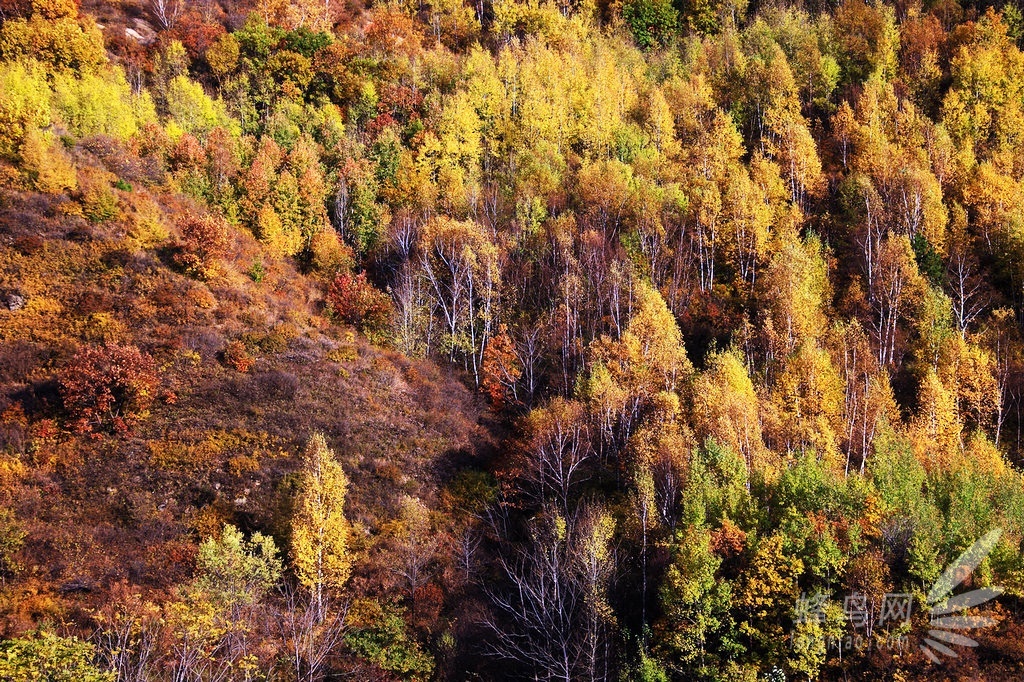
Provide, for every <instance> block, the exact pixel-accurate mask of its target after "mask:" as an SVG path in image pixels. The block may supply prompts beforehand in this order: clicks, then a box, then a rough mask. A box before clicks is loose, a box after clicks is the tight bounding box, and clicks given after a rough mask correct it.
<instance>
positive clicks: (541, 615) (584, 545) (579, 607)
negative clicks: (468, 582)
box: [485, 508, 614, 682]
mask: <svg viewBox="0 0 1024 682" xmlns="http://www.w3.org/2000/svg"><path fill="white" fill-rule="evenodd" d="M529 532H530V539H529V541H528V543H527V544H526V546H524V547H521V548H518V549H516V550H513V552H514V553H511V554H510V555H508V556H504V557H502V558H500V559H499V563H498V566H499V570H500V575H501V577H502V582H503V584H501V585H497V586H494V587H490V588H488V590H487V592H488V594H489V596H490V598H491V602H492V604H493V607H494V615H493V616H490V617H489V618H488V619H487V620H486V621H485V626H486V627H487V629H488V631H489V632H490V633H491V637H490V638H489V640H488V646H489V648H490V649H491V651H492V652H493V653H494V654H495V655H497V656H499V657H500V658H502V659H505V660H509V661H515V662H516V664H517V665H519V666H522V669H523V670H527V671H530V673H531V674H532V675H534V676H536V677H537V678H538V679H547V680H562V681H564V682H569V681H570V680H575V679H588V680H608V679H609V678H608V676H607V671H608V668H607V667H606V666H605V665H604V663H605V659H604V656H605V652H606V651H607V649H606V647H609V646H611V642H610V641H609V637H610V636H611V634H612V633H611V626H612V625H613V622H612V621H611V617H612V613H611V609H610V607H609V605H608V601H607V588H608V581H609V579H610V577H611V572H612V570H613V569H614V561H613V555H612V553H611V551H610V547H609V543H610V541H611V538H612V533H613V532H614V521H613V520H612V518H611V517H610V516H609V515H608V514H607V513H605V512H603V511H602V510H600V509H598V508H585V509H581V510H579V511H577V513H576V514H575V515H574V516H573V517H571V518H570V519H564V518H562V517H561V516H559V515H557V514H553V515H546V516H543V517H538V518H537V519H536V520H535V521H534V523H533V524H531V527H530V528H529Z"/></svg>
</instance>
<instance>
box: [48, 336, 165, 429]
mask: <svg viewBox="0 0 1024 682" xmlns="http://www.w3.org/2000/svg"><path fill="white" fill-rule="evenodd" d="M59 382H60V394H61V398H62V399H63V401H64V408H65V409H66V410H67V411H68V414H69V415H70V416H71V418H72V420H73V421H72V426H73V428H74V429H75V430H76V431H78V432H79V433H95V432H100V431H106V430H112V431H113V432H115V433H118V434H125V433H128V432H130V431H131V428H132V426H133V425H134V424H135V423H136V422H137V421H138V420H139V419H141V418H142V417H144V416H145V415H146V411H147V410H148V409H149V406H150V405H151V404H152V403H153V397H154V395H155V394H156V390H157V386H158V379H157V374H156V365H155V363H154V362H153V358H152V357H150V356H149V355H147V354H146V353H143V352H142V351H140V350H139V349H138V348H136V347H135V346H119V345H109V346H96V347H90V348H86V349H84V350H82V351H81V352H79V353H78V354H77V355H76V356H75V357H74V358H73V359H72V360H71V362H70V363H68V365H67V366H66V367H65V368H64V369H63V370H62V371H61V373H60V377H59Z"/></svg>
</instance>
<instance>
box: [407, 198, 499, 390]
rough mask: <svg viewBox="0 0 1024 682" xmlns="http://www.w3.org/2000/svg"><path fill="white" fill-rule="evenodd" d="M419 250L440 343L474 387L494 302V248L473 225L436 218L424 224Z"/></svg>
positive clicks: (496, 264) (496, 279)
mask: <svg viewBox="0 0 1024 682" xmlns="http://www.w3.org/2000/svg"><path fill="white" fill-rule="evenodd" d="M418 248H419V253H420V268H421V272H422V276H423V277H424V278H425V279H426V281H427V283H428V284H429V287H430V290H431V291H432V292H433V294H434V310H435V311H436V314H439V316H440V317H441V322H442V324H443V325H444V329H445V333H444V336H443V337H442V340H441V346H442V348H443V349H444V350H445V351H447V353H448V357H449V359H450V360H452V361H454V360H455V359H456V357H457V356H460V355H461V356H462V358H463V359H464V361H465V363H466V365H467V369H470V370H471V371H472V373H473V377H474V379H475V381H476V382H477V384H478V385H479V383H480V369H481V368H480V365H481V364H482V361H483V352H484V350H485V348H486V347H487V342H488V340H489V339H490V337H491V334H492V331H493V329H494V323H495V318H496V316H497V309H498V302H499V299H498V296H499V293H500V286H501V270H500V268H499V252H498V248H497V246H495V244H494V243H493V242H492V241H491V239H490V237H489V236H488V235H487V234H486V232H485V231H484V229H483V227H482V226H480V225H478V224H477V223H474V222H472V221H462V222H460V221H456V220H451V219H450V218H440V217H439V218H434V219H433V220H431V221H430V222H428V223H427V224H426V225H425V226H424V227H423V230H422V231H421V233H420V240H419V247H418ZM428 346H429V343H428Z"/></svg>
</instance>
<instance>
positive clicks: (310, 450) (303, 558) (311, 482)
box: [292, 433, 352, 604]
mask: <svg viewBox="0 0 1024 682" xmlns="http://www.w3.org/2000/svg"><path fill="white" fill-rule="evenodd" d="M347 491H348V478H347V477H346V476H345V472H344V470H343V469H342V468H341V465H340V464H339V463H338V462H337V460H336V459H335V457H334V453H333V452H332V451H331V450H330V448H328V447H327V440H326V439H325V438H324V436H323V434H322V433H315V434H313V436H312V438H310V439H309V443H308V445H307V446H306V452H305V455H304V461H303V466H302V480H301V483H300V487H299V494H298V499H297V500H296V504H295V515H294V516H293V518H292V562H293V563H294V564H295V570H296V573H297V574H298V577H299V580H300V581H301V582H302V584H303V585H306V586H307V587H310V588H311V589H312V590H313V592H314V595H316V598H317V602H318V604H322V599H323V593H324V590H325V589H337V588H340V587H342V586H343V585H344V584H345V582H346V581H347V580H348V576H349V573H350V571H351V566H352V558H351V557H350V556H349V553H348V532H349V526H348V522H347V521H346V520H345V495H346V493H347Z"/></svg>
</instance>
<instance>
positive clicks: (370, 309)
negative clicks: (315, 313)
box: [327, 272, 392, 338]
mask: <svg viewBox="0 0 1024 682" xmlns="http://www.w3.org/2000/svg"><path fill="white" fill-rule="evenodd" d="M327 307H328V310H329V312H330V314H331V315H332V316H334V317H335V318H336V319H338V320H341V321H343V322H347V323H348V324H353V325H356V326H357V327H358V328H359V330H360V331H361V332H363V333H364V334H366V335H367V336H368V337H371V338H372V337H375V336H377V337H379V336H380V335H381V334H382V333H383V332H384V331H385V330H386V329H387V327H388V324H389V323H390V321H391V312H392V306H391V299H390V298H389V297H388V295H387V294H385V293H384V292H382V291H380V290H378V289H377V288H375V287H374V286H373V285H372V284H370V283H369V282H367V281H366V274H365V273H362V272H361V273H359V274H358V275H352V274H351V273H347V272H345V273H341V274H340V275H338V276H337V277H335V278H334V281H333V282H331V286H330V288H329V289H328V290H327Z"/></svg>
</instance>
